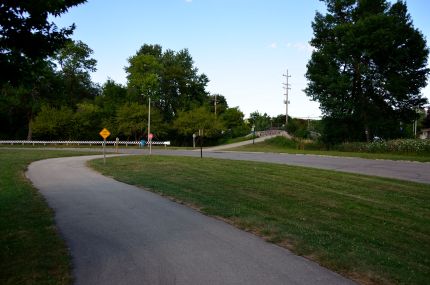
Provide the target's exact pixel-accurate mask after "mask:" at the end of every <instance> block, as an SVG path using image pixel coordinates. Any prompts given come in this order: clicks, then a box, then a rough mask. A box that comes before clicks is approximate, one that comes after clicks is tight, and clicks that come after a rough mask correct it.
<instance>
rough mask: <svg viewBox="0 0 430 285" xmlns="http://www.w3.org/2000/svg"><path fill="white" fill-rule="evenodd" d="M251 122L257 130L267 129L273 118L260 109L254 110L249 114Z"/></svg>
mask: <svg viewBox="0 0 430 285" xmlns="http://www.w3.org/2000/svg"><path fill="white" fill-rule="evenodd" d="M249 122H250V123H251V125H254V126H255V130H256V131H265V130H267V129H269V128H270V126H271V118H270V116H269V115H267V114H266V113H264V114H263V115H262V114H260V113H259V112H258V111H255V112H252V113H251V114H250V116H249Z"/></svg>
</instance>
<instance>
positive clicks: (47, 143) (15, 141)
mask: <svg viewBox="0 0 430 285" xmlns="http://www.w3.org/2000/svg"><path fill="white" fill-rule="evenodd" d="M103 142H104V141H27V140H4V141H2V140H0V144H9V145H15V144H18V145H19V144H20V145H33V146H35V145H44V146H46V145H66V146H68V145H78V146H80V145H89V146H92V145H103ZM145 144H146V145H148V144H149V143H148V142H145ZM151 144H152V145H164V146H168V145H170V141H165V142H157V141H152V142H151ZM106 145H114V146H116V145H117V142H116V141H106ZM118 145H125V146H126V147H128V146H129V145H141V142H140V141H118Z"/></svg>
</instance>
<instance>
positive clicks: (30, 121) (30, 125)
mask: <svg viewBox="0 0 430 285" xmlns="http://www.w3.org/2000/svg"><path fill="white" fill-rule="evenodd" d="M32 139H33V115H32V114H30V116H29V119H28V132H27V140H28V141H31V140H32Z"/></svg>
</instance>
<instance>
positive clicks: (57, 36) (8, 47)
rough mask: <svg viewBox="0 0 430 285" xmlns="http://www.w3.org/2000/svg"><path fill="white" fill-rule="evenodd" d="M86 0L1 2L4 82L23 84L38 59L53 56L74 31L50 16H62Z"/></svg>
mask: <svg viewBox="0 0 430 285" xmlns="http://www.w3.org/2000/svg"><path fill="white" fill-rule="evenodd" d="M84 2H86V1H85V0H67V1H58V0H46V1H13V0H5V1H2V3H1V4H0V26H1V29H0V39H1V40H0V85H2V84H4V83H9V84H11V85H14V86H16V85H20V84H21V82H22V79H23V78H29V77H30V76H31V72H32V71H33V70H34V69H35V68H37V65H38V62H39V61H41V60H42V61H43V60H45V59H46V58H47V57H49V56H53V55H54V53H55V52H56V51H58V50H59V49H60V48H62V47H63V46H64V44H65V42H66V41H67V39H68V38H69V37H70V36H71V34H72V33H73V30H74V28H75V26H74V25H72V26H70V27H68V28H62V29H58V28H57V26H56V25H55V24H54V23H53V22H50V21H49V17H52V16H60V15H61V14H63V13H65V12H67V10H68V9H69V8H70V7H73V6H76V5H79V4H81V3H84Z"/></svg>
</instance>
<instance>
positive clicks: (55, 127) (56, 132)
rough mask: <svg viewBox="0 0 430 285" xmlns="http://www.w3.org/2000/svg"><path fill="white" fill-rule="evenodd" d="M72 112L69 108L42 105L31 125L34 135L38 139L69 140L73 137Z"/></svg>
mask: <svg viewBox="0 0 430 285" xmlns="http://www.w3.org/2000/svg"><path fill="white" fill-rule="evenodd" d="M73 129H74V120H73V111H72V109H70V108H69V107H66V106H63V107H61V108H54V107H50V106H48V105H43V106H42V107H41V110H40V112H39V114H38V115H37V116H36V117H35V119H34V123H33V132H34V135H35V136H36V137H38V138H40V139H46V140H52V139H63V140H70V139H71V138H72V136H73V133H74V132H73Z"/></svg>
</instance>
